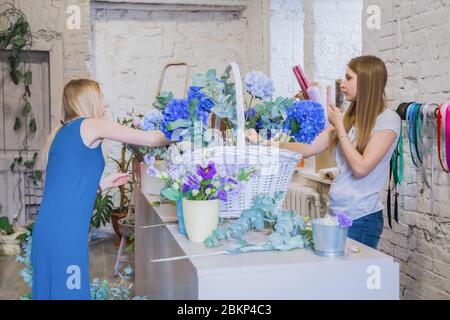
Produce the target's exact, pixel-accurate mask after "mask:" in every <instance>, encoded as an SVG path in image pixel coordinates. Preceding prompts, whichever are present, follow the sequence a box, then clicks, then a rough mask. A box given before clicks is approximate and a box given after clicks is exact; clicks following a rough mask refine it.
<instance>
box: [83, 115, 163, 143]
mask: <svg viewBox="0 0 450 320" xmlns="http://www.w3.org/2000/svg"><path fill="white" fill-rule="evenodd" d="M81 132H82V137H83V140H84V142H85V143H86V144H87V145H89V146H90V145H92V144H93V143H94V142H95V141H97V140H99V139H110V140H114V141H118V142H122V143H128V144H134V145H139V146H147V147H158V146H164V145H167V144H169V143H170V141H169V140H167V139H166V138H165V137H164V134H163V133H162V132H161V131H158V130H155V131H143V130H137V129H131V128H128V127H125V126H122V125H120V124H118V123H116V122H114V121H110V120H107V119H102V118H89V119H86V120H85V121H83V123H82V127H81Z"/></svg>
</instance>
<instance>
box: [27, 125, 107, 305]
mask: <svg viewBox="0 0 450 320" xmlns="http://www.w3.org/2000/svg"><path fill="white" fill-rule="evenodd" d="M83 120H84V118H78V119H75V120H73V121H71V122H69V123H67V124H65V125H64V126H63V127H62V128H61V129H60V131H59V132H58V133H57V135H56V137H55V139H54V140H53V143H52V145H51V148H50V152H49V156H48V164H47V172H46V179H45V187H44V195H43V199H42V203H41V207H40V210H39V214H38V216H37V219H36V223H35V226H34V228H33V234H32V236H33V240H32V249H31V264H32V267H33V287H32V298H33V299H37V300H40V299H44V300H50V299H56V300H69V299H70V300H72V299H83V300H89V299H90V278H89V253H88V234H89V225H90V220H91V216H92V211H93V208H94V203H95V197H96V193H97V189H98V186H99V183H100V179H101V176H102V173H103V169H104V166H105V161H104V158H103V153H102V148H101V144H100V145H99V146H98V147H96V148H89V147H87V146H86V145H85V144H84V142H83V140H82V139H81V135H80V125H81V123H82V121H83Z"/></svg>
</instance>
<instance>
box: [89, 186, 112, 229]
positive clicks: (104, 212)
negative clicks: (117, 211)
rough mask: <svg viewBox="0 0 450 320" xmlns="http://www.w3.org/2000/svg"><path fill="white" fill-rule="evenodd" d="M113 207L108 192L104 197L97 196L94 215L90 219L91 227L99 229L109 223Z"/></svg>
mask: <svg viewBox="0 0 450 320" xmlns="http://www.w3.org/2000/svg"><path fill="white" fill-rule="evenodd" d="M113 207H114V203H113V201H112V196H111V195H110V194H109V192H108V193H106V194H105V195H102V194H97V197H96V198H95V205H94V214H93V215H92V218H91V226H92V227H94V228H100V227H101V226H105V225H106V224H107V223H109V222H110V221H111V214H112V211H113Z"/></svg>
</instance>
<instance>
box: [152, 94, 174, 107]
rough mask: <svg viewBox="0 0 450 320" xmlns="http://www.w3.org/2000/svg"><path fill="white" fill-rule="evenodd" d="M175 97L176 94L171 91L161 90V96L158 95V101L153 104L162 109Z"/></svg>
mask: <svg viewBox="0 0 450 320" xmlns="http://www.w3.org/2000/svg"><path fill="white" fill-rule="evenodd" d="M173 98H174V94H173V93H172V92H170V91H164V92H161V94H160V95H159V96H156V101H155V102H154V103H153V106H154V107H155V108H156V109H158V110H160V111H162V110H164V109H165V108H166V106H167V105H168V104H169V102H170V100H172V99H173Z"/></svg>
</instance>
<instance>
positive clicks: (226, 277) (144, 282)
mask: <svg viewBox="0 0 450 320" xmlns="http://www.w3.org/2000/svg"><path fill="white" fill-rule="evenodd" d="M157 200H159V197H155V196H150V195H144V194H142V193H141V192H136V199H135V201H136V294H137V295H148V296H149V297H150V298H152V299H220V300H222V299H225V300H226V299H276V300H277V299H399V265H398V263H396V262H394V261H393V259H392V257H390V256H388V255H386V254H384V253H381V252H379V251H376V250H373V249H371V248H369V247H366V246H364V245H362V244H360V243H358V242H355V241H353V240H351V239H348V241H347V251H346V253H345V255H344V256H343V257H340V258H324V257H319V256H317V255H316V254H314V252H312V251H311V250H306V249H304V250H294V251H290V252H255V253H246V254H238V255H228V254H225V255H216V256H207V257H198V258H188V259H182V260H176V261H165V262H151V260H155V259H162V258H171V257H177V256H184V255H197V254H205V253H213V252H217V251H222V250H223V249H224V248H225V247H226V246H228V245H229V244H226V245H225V246H224V247H219V248H206V247H205V246H204V245H203V244H195V243H192V242H190V241H189V240H188V239H187V238H186V237H185V236H182V235H180V234H179V233H178V225H177V224H176V223H175V221H176V210H175V207H174V206H172V205H169V204H162V205H160V206H158V207H155V208H154V207H152V206H151V204H150V203H151V202H153V201H157ZM159 224H162V225H161V226H156V227H151V228H146V227H145V226H150V225H151V226H154V225H159ZM142 227H144V228H142ZM249 237H250V238H249V240H251V241H252V242H254V243H256V242H258V240H261V239H262V238H263V237H264V234H263V233H261V232H252V233H251V234H250V235H249ZM355 247H357V248H359V249H360V252H359V253H354V252H352V250H351V249H353V248H355Z"/></svg>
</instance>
